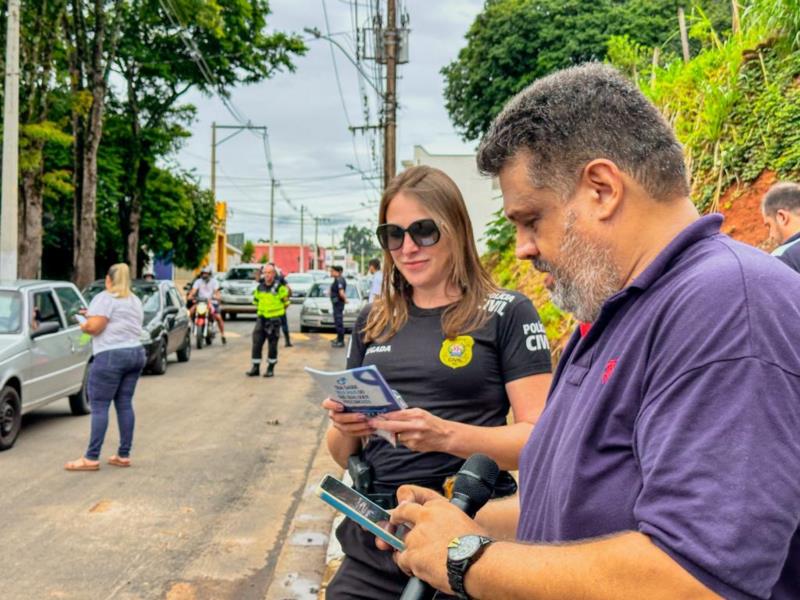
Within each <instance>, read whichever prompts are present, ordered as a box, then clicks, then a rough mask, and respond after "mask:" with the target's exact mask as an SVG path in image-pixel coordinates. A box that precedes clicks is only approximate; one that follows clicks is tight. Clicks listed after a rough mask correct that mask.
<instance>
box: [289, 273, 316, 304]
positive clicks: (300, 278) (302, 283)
mask: <svg viewBox="0 0 800 600" xmlns="http://www.w3.org/2000/svg"><path fill="white" fill-rule="evenodd" d="M286 283H287V284H288V285H289V287H290V288H291V290H292V295H291V296H290V299H291V301H292V302H296V303H298V304H299V303H300V302H302V301H303V300H305V298H306V296H308V292H309V290H310V289H311V286H312V285H314V277H313V276H312V275H310V274H308V273H290V274H289V275H287V276H286Z"/></svg>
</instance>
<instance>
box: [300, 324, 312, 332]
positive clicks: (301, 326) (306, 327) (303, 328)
mask: <svg viewBox="0 0 800 600" xmlns="http://www.w3.org/2000/svg"><path fill="white" fill-rule="evenodd" d="M309 331H311V327H309V326H308V325H300V333H308V332H309Z"/></svg>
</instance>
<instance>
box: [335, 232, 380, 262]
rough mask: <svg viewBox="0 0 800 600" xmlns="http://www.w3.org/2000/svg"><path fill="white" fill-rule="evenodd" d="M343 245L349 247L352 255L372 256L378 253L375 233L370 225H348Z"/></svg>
mask: <svg viewBox="0 0 800 600" xmlns="http://www.w3.org/2000/svg"><path fill="white" fill-rule="evenodd" d="M342 246H344V247H345V248H347V249H348V251H349V252H350V254H351V255H352V256H360V255H361V254H363V255H364V257H366V258H372V257H373V256H375V255H377V254H378V247H377V245H376V244H375V233H374V232H373V231H372V230H371V229H370V228H369V227H359V226H357V225H348V226H347V227H345V230H344V234H342Z"/></svg>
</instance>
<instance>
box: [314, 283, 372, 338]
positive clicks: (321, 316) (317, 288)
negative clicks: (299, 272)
mask: <svg viewBox="0 0 800 600" xmlns="http://www.w3.org/2000/svg"><path fill="white" fill-rule="evenodd" d="M331 283H333V279H328V280H327V281H319V282H317V283H315V284H314V285H312V286H311V289H310V290H309V292H308V296H307V297H306V299H305V300H304V301H303V307H302V308H301V309H300V331H303V332H308V331H311V330H312V329H334V324H333V303H332V302H331V298H330V296H329V295H328V294H329V293H330V287H331ZM345 294H346V296H347V304H345V305H344V328H345V329H346V330H348V331H349V330H351V329H353V326H354V325H355V323H356V319H357V318H358V313H360V312H361V309H362V308H364V306H366V304H367V297H366V296H364V294H362V293H361V290H360V289H359V288H358V286H357V285H354V284H353V285H351V283H350V282H349V281H348V282H347V288H346V290H345Z"/></svg>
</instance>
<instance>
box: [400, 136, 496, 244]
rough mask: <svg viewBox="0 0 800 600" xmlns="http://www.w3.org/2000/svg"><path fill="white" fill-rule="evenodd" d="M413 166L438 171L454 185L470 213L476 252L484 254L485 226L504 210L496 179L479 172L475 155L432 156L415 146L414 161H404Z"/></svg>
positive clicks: (405, 166)
mask: <svg viewBox="0 0 800 600" xmlns="http://www.w3.org/2000/svg"><path fill="white" fill-rule="evenodd" d="M414 165H428V166H430V167H435V168H437V169H441V170H442V171H444V172H445V173H447V174H448V175H449V176H450V177H451V178H452V179H453V181H455V182H456V185H457V186H458V189H460V190H461V194H462V195H463V196H464V202H465V203H466V205H467V211H469V218H470V220H471V221H472V231H473V234H474V235H475V241H476V242H477V244H478V251H479V252H480V253H481V254H483V253H484V252H485V251H486V241H485V240H484V239H483V237H484V234H485V232H486V226H487V224H488V223H489V222H490V221H492V220H493V219H494V216H493V214H494V213H495V212H497V211H498V210H499V209H501V208H502V207H503V201H502V196H501V193H500V186H499V185H498V183H497V180H496V179H491V178H489V177H484V176H483V175H481V174H480V173H478V168H477V166H476V164H475V155H474V154H432V153H430V152H428V151H427V150H425V148H423V147H422V146H414V159H413V160H404V161H403V167H404V168H408V167H411V166H414Z"/></svg>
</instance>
